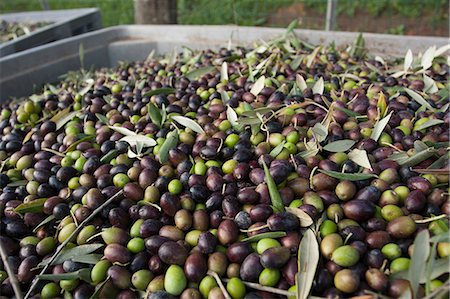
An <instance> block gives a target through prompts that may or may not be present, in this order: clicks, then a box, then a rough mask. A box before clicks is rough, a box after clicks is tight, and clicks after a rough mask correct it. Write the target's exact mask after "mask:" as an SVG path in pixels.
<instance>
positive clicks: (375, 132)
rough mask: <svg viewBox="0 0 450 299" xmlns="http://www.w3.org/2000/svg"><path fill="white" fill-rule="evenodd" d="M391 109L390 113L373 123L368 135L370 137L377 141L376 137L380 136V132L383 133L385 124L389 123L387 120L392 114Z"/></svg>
mask: <svg viewBox="0 0 450 299" xmlns="http://www.w3.org/2000/svg"><path fill="white" fill-rule="evenodd" d="M392 113H393V112H392V111H391V113H389V114H388V115H387V116H385V117H384V118H382V119H380V120H378V121H377V122H376V123H375V125H374V126H373V129H372V134H371V135H370V138H371V139H373V140H375V141H378V138H380V136H381V133H383V131H384V128H385V127H386V126H387V124H388V123H389V120H390V119H391V116H392Z"/></svg>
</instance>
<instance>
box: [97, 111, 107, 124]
mask: <svg viewBox="0 0 450 299" xmlns="http://www.w3.org/2000/svg"><path fill="white" fill-rule="evenodd" d="M95 116H96V117H97V118H98V120H99V121H101V122H102V123H104V124H105V125H108V124H109V120H108V118H106V116H104V115H103V114H100V113H95Z"/></svg>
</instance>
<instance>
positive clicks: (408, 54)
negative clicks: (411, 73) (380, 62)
mask: <svg viewBox="0 0 450 299" xmlns="http://www.w3.org/2000/svg"><path fill="white" fill-rule="evenodd" d="M413 58H414V57H413V53H412V51H411V49H408V51H407V52H406V55H405V62H404V64H403V71H404V72H405V73H406V72H407V71H408V70H409V68H410V67H411V64H412V62H413Z"/></svg>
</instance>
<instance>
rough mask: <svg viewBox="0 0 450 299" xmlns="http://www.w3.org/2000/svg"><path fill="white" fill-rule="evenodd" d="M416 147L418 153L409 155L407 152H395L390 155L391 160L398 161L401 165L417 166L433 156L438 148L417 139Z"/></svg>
mask: <svg viewBox="0 0 450 299" xmlns="http://www.w3.org/2000/svg"><path fill="white" fill-rule="evenodd" d="M414 148H415V149H416V153H415V154H414V155H412V156H408V154H407V153H405V152H400V153H393V154H392V155H390V156H389V160H392V161H395V162H397V163H398V164H399V165H405V166H415V165H417V164H419V163H421V162H423V161H425V160H427V159H428V158H431V157H432V156H433V155H435V154H436V153H437V150H436V149H435V148H433V147H428V146H427V145H426V144H425V143H423V142H420V141H419V140H416V141H415V142H414Z"/></svg>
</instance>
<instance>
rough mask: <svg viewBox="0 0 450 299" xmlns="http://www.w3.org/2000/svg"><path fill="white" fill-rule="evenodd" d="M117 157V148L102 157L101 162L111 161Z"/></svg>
mask: <svg viewBox="0 0 450 299" xmlns="http://www.w3.org/2000/svg"><path fill="white" fill-rule="evenodd" d="M115 157H117V150H116V149H112V150H110V151H109V152H108V153H107V154H106V155H104V156H103V157H102V158H101V159H100V162H101V163H109V162H111V160H112V159H114V158H115Z"/></svg>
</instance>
